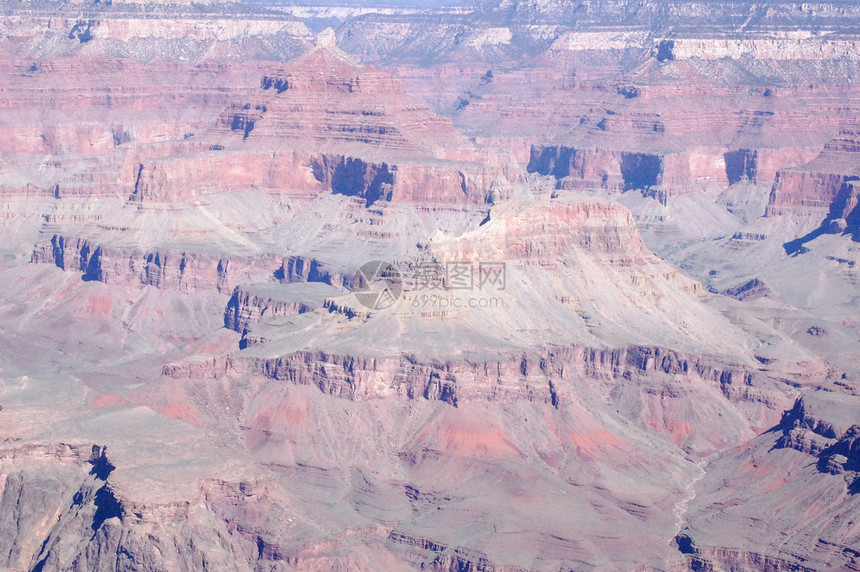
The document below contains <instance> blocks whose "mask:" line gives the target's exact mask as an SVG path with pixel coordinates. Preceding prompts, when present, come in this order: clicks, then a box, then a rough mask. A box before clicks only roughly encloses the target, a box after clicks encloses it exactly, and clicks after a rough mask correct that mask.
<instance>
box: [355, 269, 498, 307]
mask: <svg viewBox="0 0 860 572" xmlns="http://www.w3.org/2000/svg"><path fill="white" fill-rule="evenodd" d="M506 286H507V273H506V267H505V263H504V262H470V261H455V262H440V261H437V260H429V261H428V260H421V261H418V262H415V263H413V264H408V265H403V266H402V267H400V268H397V267H395V266H394V265H393V264H391V263H389V262H385V261H382V260H374V261H371V262H367V263H365V264H363V265H362V267H361V268H359V270H358V272H356V273H355V280H354V286H353V292H355V296H356V298H357V299H358V301H359V302H360V303H361V304H362V305H363V306H365V307H366V308H368V309H371V310H385V309H388V308H391V307H392V306H394V305H395V304H396V303H397V302H398V301H399V300H401V298H402V299H403V300H404V301H405V303H406V304H407V306H408V307H411V308H412V309H422V310H427V311H431V310H434V309H437V310H451V309H465V308H495V307H501V306H502V305H503V304H504V301H503V300H502V298H487V297H486V296H485V295H486V294H487V293H488V292H491V291H501V290H504V289H505V288H506ZM478 291H480V293H481V295H482V296H481V297H475V296H469V295H468V293H469V292H472V293H474V292H478Z"/></svg>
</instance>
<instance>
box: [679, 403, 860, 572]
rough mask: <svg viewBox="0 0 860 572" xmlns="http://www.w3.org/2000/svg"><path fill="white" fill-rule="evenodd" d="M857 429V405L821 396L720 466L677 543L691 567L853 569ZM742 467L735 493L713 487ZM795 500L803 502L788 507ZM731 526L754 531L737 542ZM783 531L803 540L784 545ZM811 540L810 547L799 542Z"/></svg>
mask: <svg viewBox="0 0 860 572" xmlns="http://www.w3.org/2000/svg"><path fill="white" fill-rule="evenodd" d="M856 421H857V416H856V397H850V396H846V395H840V394H834V393H828V392H816V393H813V394H810V395H807V396H804V397H803V398H801V399H798V400H797V402H796V403H795V404H794V407H793V408H791V409H790V410H788V411H786V412H785V414H784V415H783V418H782V422H781V423H780V425H779V426H777V427H775V428H774V430H773V431H772V432H770V433H768V434H764V435H761V436H759V437H757V438H756V439H754V440H753V441H752V442H751V443H750V444H749V445H745V446H743V447H739V448H737V449H736V450H735V451H732V452H729V453H727V454H725V455H723V456H722V458H720V459H717V460H715V461H714V476H713V477H712V476H711V475H707V476H706V477H705V479H704V481H703V484H702V492H701V493H700V494H699V497H697V499H696V500H695V501H694V503H693V505H692V506H691V510H690V512H689V517H690V521H689V522H690V524H689V526H688V527H687V528H686V529H685V530H684V531H683V532H682V534H681V535H679V537H678V538H677V542H678V545H679V547H680V549H681V551H682V552H684V553H685V554H687V555H688V557H687V558H688V562H689V565H691V566H694V567H696V566H698V567H701V566H712V567H731V566H741V567H751V568H758V567H770V568H774V569H798V568H799V569H807V570H819V569H822V568H826V567H837V568H845V569H847V570H852V569H854V568H856V567H857V566H858V561H857V557H858V554H857V551H856V549H855V546H856V535H857V531H856V525H855V523H854V521H853V518H852V517H851V516H850V515H852V514H853V512H854V511H856V507H857V502H858V500H857V486H858V485H857V469H858V467H859V466H860V465H858V462H857V434H858V426H857V424H856ZM740 462H742V463H743V464H742V465H740V466H739V467H738V468H736V469H734V470H735V471H736V472H735V474H734V477H733V478H732V482H733V484H732V485H729V486H725V485H724V486H722V487H719V486H717V485H715V483H714V482H713V480H712V479H713V478H715V477H716V478H719V477H717V475H719V474H720V471H721V470H724V469H726V468H727V467H728V466H729V465H730V464H732V463H740ZM749 487H751V490H749ZM790 497H799V498H800V499H802V500H803V502H802V503H800V504H798V505H796V506H793V507H792V506H786V505H785V504H784V502H785V499H787V498H790ZM736 502H742V503H754V504H755V506H756V508H757V510H758V514H759V515H762V518H755V517H752V516H751V515H745V514H743V513H741V512H740V511H737V510H734V509H732V508H731V506H732V504H733V503H736ZM783 508H788V509H789V510H788V512H784V511H783V510H782V509H783ZM803 511H806V512H807V513H808V512H809V511H814V512H815V513H816V515H818V518H816V519H815V522H814V523H813V522H809V521H806V519H804V518H802V517H801V514H802V513H803ZM705 515H707V516H705ZM706 520H707V522H706ZM789 522H791V524H788V523H789ZM730 523H731V524H730ZM727 525H729V526H744V527H749V528H748V529H749V530H750V533H751V534H750V536H749V537H747V538H746V539H744V540H739V539H735V538H732V537H731V536H729V535H727V534H726V532H727V530H726V529H724V528H723V527H725V526H727ZM783 526H790V527H791V528H792V530H795V531H797V532H796V534H797V535H798V536H793V537H792V538H791V539H790V540H789V541H788V542H785V541H784V537H783V536H782V535H781V534H780V533H779V532H778V531H779V530H780V529H781V528H782V527H783ZM812 535H814V536H815V537H816V541H815V542H813V543H810V542H806V541H801V540H798V537H802V536H806V537H809V536H812ZM777 544H778V545H779V546H780V548H779V549H778V550H777V551H774V549H773V547H774V546H775V545H777Z"/></svg>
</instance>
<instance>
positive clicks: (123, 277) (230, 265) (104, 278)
mask: <svg viewBox="0 0 860 572" xmlns="http://www.w3.org/2000/svg"><path fill="white" fill-rule="evenodd" d="M31 261H32V262H34V263H37V264H39V263H42V264H54V265H56V266H57V267H58V268H61V269H63V270H69V271H73V272H81V273H82V279H83V280H98V281H100V282H104V283H105V284H125V285H136V284H141V285H145V286H154V287H156V288H164V289H169V290H176V291H178V292H184V293H186V294H188V293H192V292H197V291H201V290H213V289H214V290H217V291H218V292H219V293H222V294H227V293H230V292H232V290H233V289H234V288H235V287H236V285H237V284H238V283H239V282H248V281H254V280H261V279H267V278H270V277H271V276H272V275H273V274H274V273H275V272H276V270H277V269H278V268H279V267H280V265H281V264H282V260H281V259H278V258H277V257H276V256H269V255H264V256H258V257H254V258H247V259H241V258H240V259H228V258H219V257H217V256H211V255H210V256H207V255H205V254H200V253H195V252H189V253H186V252H175V251H174V252H171V251H167V252H141V251H131V252H125V251H121V250H114V249H110V248H103V247H101V246H99V245H96V244H93V243H91V242H90V241H88V240H86V239H80V238H69V237H64V236H57V235H55V236H53V237H52V238H51V241H50V243H46V244H37V245H36V247H35V249H34V250H33V254H32V257H31Z"/></svg>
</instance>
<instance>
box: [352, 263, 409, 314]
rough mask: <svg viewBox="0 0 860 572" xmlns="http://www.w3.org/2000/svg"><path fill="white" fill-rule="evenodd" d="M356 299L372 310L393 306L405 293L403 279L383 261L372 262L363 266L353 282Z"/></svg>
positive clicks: (393, 268) (398, 272) (392, 267)
mask: <svg viewBox="0 0 860 572" xmlns="http://www.w3.org/2000/svg"><path fill="white" fill-rule="evenodd" d="M352 291H353V292H354V293H355V297H356V298H357V299H358V301H359V302H360V303H361V304H362V305H363V306H364V307H365V308H369V309H371V310H385V309H387V308H390V307H391V306H393V305H394V304H395V303H396V302H397V300H399V299H400V295H401V294H402V293H403V278H402V277H401V275H400V271H398V270H397V269H396V268H395V267H394V266H392V265H391V264H390V263H388V262H385V261H383V260H371V261H370V262H365V263H364V264H362V265H361V268H359V269H358V271H356V273H355V276H354V277H353V282H352Z"/></svg>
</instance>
